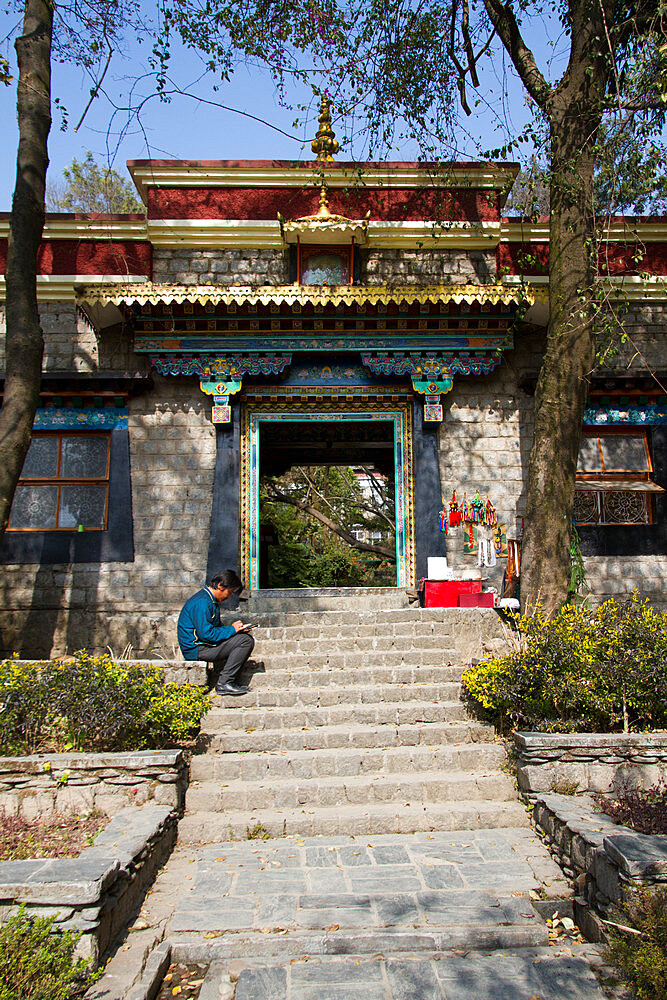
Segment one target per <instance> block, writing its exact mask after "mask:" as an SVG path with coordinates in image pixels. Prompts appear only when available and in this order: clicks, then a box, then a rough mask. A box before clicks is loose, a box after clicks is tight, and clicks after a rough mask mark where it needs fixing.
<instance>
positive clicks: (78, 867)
mask: <svg viewBox="0 0 667 1000" xmlns="http://www.w3.org/2000/svg"><path fill="white" fill-rule="evenodd" d="M176 824H177V816H176V812H175V810H173V809H171V808H170V807H169V806H159V805H152V806H145V807H144V808H143V809H125V810H123V811H122V812H121V813H119V814H118V815H117V816H115V817H114V818H113V819H112V820H110V822H109V823H108V824H107V826H106V827H105V829H104V830H103V831H102V832H101V833H100V834H98V836H97V837H96V839H95V842H94V844H93V846H92V847H89V848H87V849H86V850H85V851H83V852H82V853H81V855H80V856H79V857H78V858H55V859H51V860H42V859H36V860H34V861H32V860H28V861H5V862H2V863H0V917H1V918H2V919H3V920H6V919H8V918H9V917H10V916H11V915H12V914H13V913H14V912H16V909H17V907H18V906H20V905H25V907H26V911H27V912H28V913H31V912H32V913H34V914H35V915H39V916H52V917H54V919H55V924H54V932H55V933H57V932H59V931H64V930H76V931H81V932H82V936H81V939H80V941H79V945H78V953H79V954H80V955H82V956H84V957H90V958H92V959H93V961H94V962H98V961H99V960H100V958H101V957H102V956H103V955H104V953H105V952H106V951H107V950H108V948H109V946H110V945H111V943H112V942H113V940H114V939H115V938H116V937H117V935H118V934H119V933H120V931H121V930H122V929H123V928H124V927H125V926H126V924H127V922H128V920H129V918H130V916H131V915H132V913H133V912H134V910H135V909H136V907H137V906H138V905H139V903H140V902H141V899H142V898H143V895H144V893H145V891H146V889H147V888H148V886H149V885H150V884H151V883H152V880H153V878H154V875H155V873H156V871H157V869H158V868H159V867H160V866H161V865H163V864H164V862H165V861H166V860H167V858H168V857H169V854H170V853H171V850H172V848H173V846H174V843H175V842H176Z"/></svg>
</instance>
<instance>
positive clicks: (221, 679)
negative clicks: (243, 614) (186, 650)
mask: <svg viewBox="0 0 667 1000" xmlns="http://www.w3.org/2000/svg"><path fill="white" fill-rule="evenodd" d="M254 645H255V640H254V639H253V637H252V636H251V635H250V633H249V632H236V634H235V635H231V636H230V637H229V639H223V641H222V642H221V643H219V644H218V645H217V646H200V647H199V653H198V656H199V659H200V660H206V662H207V663H211V664H212V665H213V669H214V670H215V671H217V670H218V668H221V669H220V673H219V675H218V677H217V678H216V681H215V682H216V684H227V683H228V682H229V681H233V680H234V679H235V677H236V676H237V675H238V674H239V673H240V672H241V670H242V669H243V667H244V666H245V662H246V660H247V659H248V657H249V656H250V654H251V653H252V650H253V647H254Z"/></svg>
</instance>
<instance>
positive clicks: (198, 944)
mask: <svg viewBox="0 0 667 1000" xmlns="http://www.w3.org/2000/svg"><path fill="white" fill-rule="evenodd" d="M326 912H327V917H326V919H327V920H331V919H332V917H333V916H335V915H336V913H338V915H339V916H340V909H339V908H338V907H335V906H334V902H333V900H332V908H331V909H330V910H327V911H326ZM460 916H461V914H457V915H456V917H455V916H454V914H452V918H451V922H447V923H444V922H443V923H442V924H440V925H438V924H429V926H428V927H427V928H424V929H419V930H412V929H410V928H406V927H383V928H382V929H381V930H376V929H374V928H362V927H351V928H347V929H342V925H340V924H339V925H338V927H337V929H336V931H329V932H328V933H327V928H326V927H324V928H322V929H321V930H315V931H310V932H309V931H292V932H290V933H289V934H288V933H286V932H285V930H284V929H282V928H280V929H279V930H278V932H277V933H275V934H269V933H267V934H266V935H262V934H261V932H260V933H252V932H250V933H244V932H243V931H241V932H238V931H237V932H236V933H223V934H222V935H221V936H220V937H218V936H217V934H211V937H210V938H209V939H208V940H207V939H206V938H205V937H203V936H202V935H200V934H197V933H196V932H192V931H190V932H187V931H181V932H179V930H178V929H175V930H174V931H173V932H172V936H171V937H170V942H171V946H172V952H171V954H172V961H176V962H185V963H202V964H203V963H206V962H215V961H221V960H222V959H228V960H229V959H235V958H246V957H252V956H255V955H257V954H261V955H262V956H263V958H264V959H265V960H266V959H267V958H269V957H272V958H285V959H288V958H290V957H292V958H293V959H295V960H298V959H300V958H302V957H303V956H310V955H318V956H320V955H364V956H368V955H401V954H402V955H408V954H414V953H415V952H416V953H419V954H420V955H423V954H427V955H431V954H433V953H434V952H435V953H441V952H443V951H453V950H456V951H459V952H467V951H481V950H487V949H496V948H497V949H503V950H504V951H505V950H508V949H514V948H535V947H540V946H546V945H547V944H548V932H547V928H546V925H545V924H544V923H543V921H541V920H540V919H539V918H535V919H534V920H531V921H528V920H526V923H525V925H523V926H522V925H517V924H511V923H509V922H508V921H505V922H502V921H500V920H498V921H496V920H493V919H489V918H487V919H486V920H485V919H484V918H481V919H475V915H474V912H473V911H470V914H469V917H470V922H469V923H463V922H461V919H460ZM331 926H336V925H335V924H329V927H331ZM360 978H361V977H359V980H360ZM409 985H410V986H411V987H412V990H411V992H406V993H401V994H399V998H400V1000H404V998H408V1000H435V998H436V997H438V996H442V994H439V995H438V994H433V993H416V992H414V986H415V983H414V980H413V981H411V982H410V984H409ZM316 988H317V992H311V991H308V992H307V993H299V994H298V995H297V996H298V1000H363V998H364V997H368V995H369V994H368V987H367V986H362V988H361V989H360V990H359V991H355V992H350V991H349V990H348V989H346V988H344V986H343V984H341V983H338V984H335V985H334V989H333V992H331V991H326V990H324V989H323V988H321V987H316ZM236 995H237V996H238V995H239V994H238V991H237V994H236ZM460 995H461V994H460ZM241 996H243V997H246V998H251V1000H283V998H284V997H285V994H284V993H275V992H269V993H264V994H261V993H256V992H254V991H253V992H252V993H245V992H244V993H242V994H241ZM374 996H376V997H378V998H381V1000H384V998H385V997H386V996H387V993H386V992H384V988H383V992H381V993H376V994H374ZM495 996H497V994H489V998H491V997H495ZM505 996H506V997H507V994H505ZM515 996H516V994H515ZM522 996H523V994H522ZM525 996H526V997H527V998H528V996H529V995H528V994H525ZM552 996H553V1000H561V997H562V994H560V995H558V996H557V995H555V994H554V995H552ZM567 996H568V1000H569V998H570V996H572V995H571V994H568V995H567ZM584 996H586V997H587V998H589V997H590V1000H593V997H595V994H581V995H580V998H577V1000H584ZM599 997H600V1000H603V998H604V994H602V993H601V992H600V994H599ZM474 1000H480V995H479V994H478V993H475V994H474ZM531 1000H536V998H531ZM540 1000H542V998H541V997H540ZM545 1000H546V998H545ZM549 1000H551V998H549ZM573 1000H575V998H574V997H573Z"/></svg>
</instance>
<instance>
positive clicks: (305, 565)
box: [259, 420, 396, 589]
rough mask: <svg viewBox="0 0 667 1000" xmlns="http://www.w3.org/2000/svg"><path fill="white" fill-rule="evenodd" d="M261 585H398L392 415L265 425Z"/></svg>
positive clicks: (261, 481)
mask: <svg viewBox="0 0 667 1000" xmlns="http://www.w3.org/2000/svg"><path fill="white" fill-rule="evenodd" d="M260 455H261V458H260V467H259V586H260V589H266V588H268V589H273V588H283V587H286V588H298V587H394V586H396V502H395V501H396V497H395V468H394V425H393V423H392V422H391V421H388V420H386V421H380V420H378V421H373V422H370V421H358V422H355V421H349V422H347V423H340V422H333V421H331V422H327V421H326V420H321V421H314V422H307V423H305V422H304V423H300V424H296V425H295V424H280V423H267V424H263V425H262V426H261V428H260Z"/></svg>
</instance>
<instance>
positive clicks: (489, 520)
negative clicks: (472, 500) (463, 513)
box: [482, 496, 498, 528]
mask: <svg viewBox="0 0 667 1000" xmlns="http://www.w3.org/2000/svg"><path fill="white" fill-rule="evenodd" d="M482 518H483V521H482V523H483V524H486V525H487V526H488V527H489V528H493V527H494V526H495V525H496V524H498V515H497V513H496V508H495V507H494V506H493V504H492V503H491V500H490V498H489V497H488V496H487V498H486V503H485V504H484V510H483V513H482Z"/></svg>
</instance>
